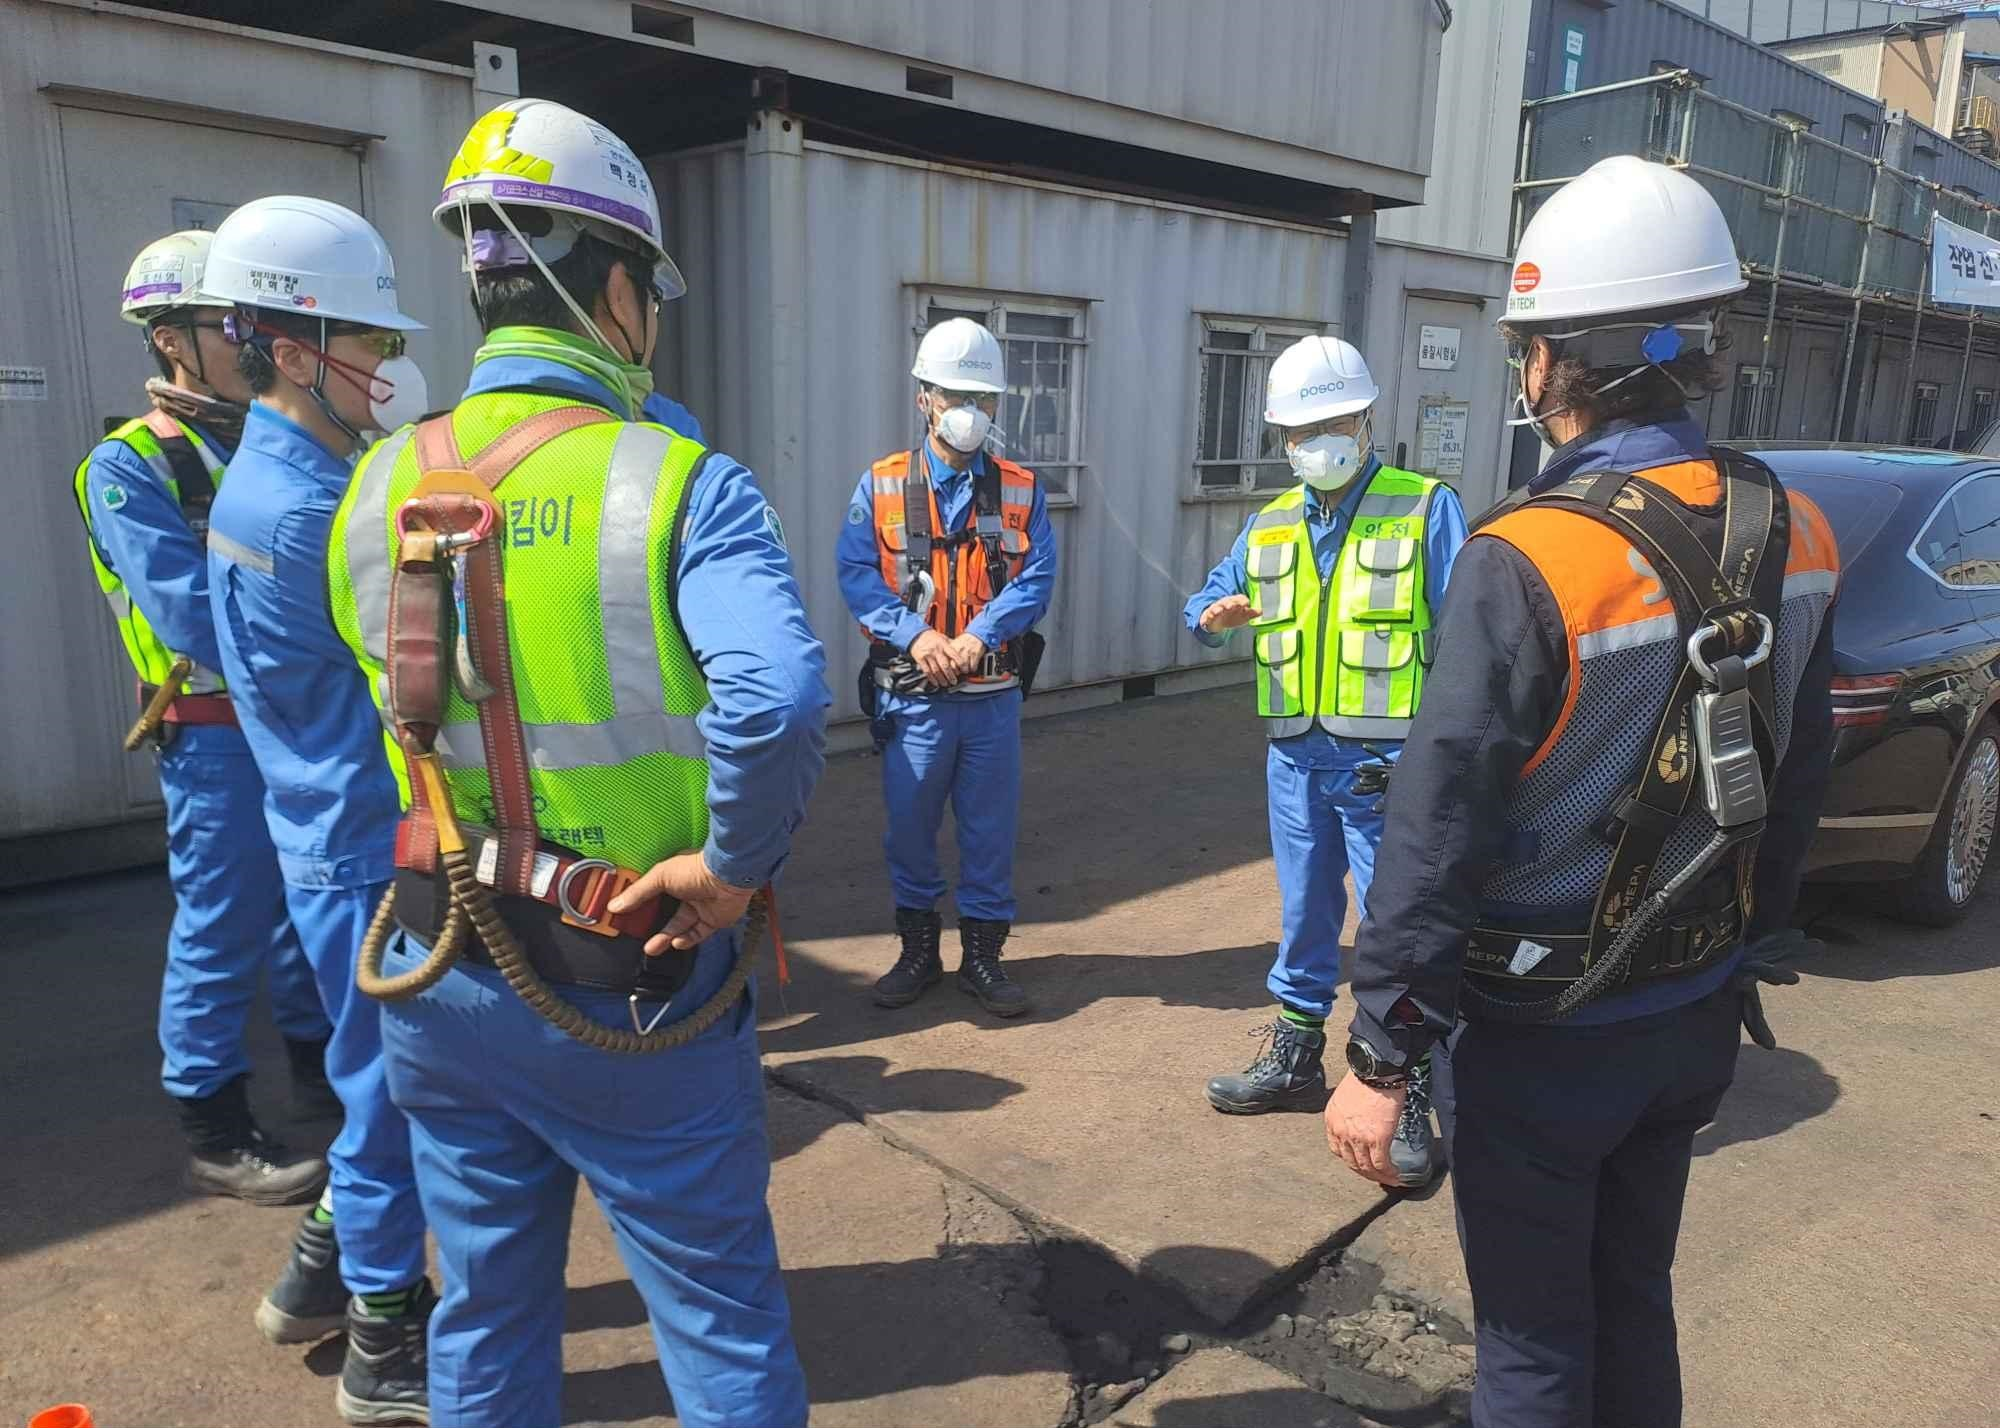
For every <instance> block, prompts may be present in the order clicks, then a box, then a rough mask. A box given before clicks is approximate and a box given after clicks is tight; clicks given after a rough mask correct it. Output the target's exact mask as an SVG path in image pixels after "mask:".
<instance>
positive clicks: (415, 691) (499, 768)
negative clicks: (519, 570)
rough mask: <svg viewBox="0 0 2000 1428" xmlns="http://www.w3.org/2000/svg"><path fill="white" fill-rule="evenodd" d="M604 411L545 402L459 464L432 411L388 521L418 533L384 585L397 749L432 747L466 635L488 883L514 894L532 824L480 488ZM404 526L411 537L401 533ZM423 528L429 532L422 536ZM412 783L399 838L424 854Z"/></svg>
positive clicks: (429, 828) (501, 582)
mask: <svg viewBox="0 0 2000 1428" xmlns="http://www.w3.org/2000/svg"><path fill="white" fill-rule="evenodd" d="M611 419H612V418H611V416H610V414H609V413H607V412H604V411H602V410H599V409H598V408H596V407H588V406H581V405H574V406H562V407H554V408H551V409H550V410H548V411H545V412H541V413H539V414H537V415H536V416H533V417H530V418H529V419H528V420H526V421H524V422H522V423H520V424H519V425H518V426H515V427H513V428H512V429H510V430H509V431H508V432H507V433H506V434H505V435H504V436H502V437H500V438H499V439H498V440H497V441H495V442H493V443H492V444H491V445H489V446H487V447H486V448H485V449H484V450H482V451H481V452H479V454H478V455H476V456H475V457H473V458H472V460H471V461H470V462H467V461H466V460H465V459H464V458H463V456H462V455H461V454H460V451H459V447H458V438H457V435H456V433H454V431H453V430H452V423H451V417H450V415H449V414H448V413H447V414H445V415H443V416H437V417H432V418H431V419H430V420H428V421H425V422H423V423H421V424H419V426H418V427H417V431H416V450H417V471H418V486H417V494H416V495H414V496H413V497H412V498H411V499H410V500H409V501H408V502H405V504H404V508H403V511H402V512H401V513H399V516H398V521H399V525H400V523H401V522H402V520H403V519H404V518H405V517H406V516H409V517H414V521H415V522H418V523H421V531H420V532H411V533H406V534H405V536H404V539H403V548H402V550H401V551H400V552H399V557H398V561H397V566H396V570H395V572H394V576H393V580H392V588H391V591H390V610H389V654H390V659H389V670H388V674H389V685H390V706H391V710H392V713H393V715H394V717H395V719H396V722H397V726H398V734H399V737H402V738H403V739H404V740H405V748H406V750H407V749H409V748H410V741H411V740H412V739H414V741H415V743H416V745H417V749H416V750H414V751H416V752H422V753H429V752H430V751H431V749H432V747H433V746H434V744H435V742H436V738H437V728H438V725H439V724H441V723H442V722H443V719H444V711H445V705H446V701H447V700H448V699H449V697H450V691H449V688H448V686H447V684H446V680H447V679H448V678H449V675H448V674H447V671H448V670H449V669H450V668H451V664H452V658H451V655H452V646H453V642H454V640H455V639H465V640H469V641H470V642H471V646H472V656H473V668H474V670H476V671H477V674H478V676H479V678H480V679H481V680H482V681H484V683H485V685H486V686H487V687H488V690H487V691H482V692H483V693H484V694H485V697H483V698H480V699H479V700H478V701H477V708H478V711H479V734H480V739H481V742H482V743H483V744H484V745H485V752H486V770H487V776H488V779H489V780H490V784H491V788H492V792H493V805H494V813H495V816H496V822H497V823H498V824H499V827H498V828H497V829H496V838H495V841H496V843H497V844H498V851H497V855H496V856H495V858H494V859H493V863H492V868H493V873H494V878H493V886H495V887H496V888H498V890H499V891H501V892H502V893H508V894H512V895H515V896H526V895H531V891H532V886H533V882H534V872H535V854H536V851H537V846H538V844H539V842H540V837H541V835H540V833H539V831H538V830H537V828H536V826H535V812H534V790H533V787H532V786H531V784H530V781H529V769H528V744H527V735H526V733H525V732H524V731H523V729H522V727H521V706H520V701H519V699H518V698H517V694H516V690H515V685H514V665H513V654H512V650H511V647H510V641H509V637H508V633H507V618H506V599H505V595H506V585H505V578H504V573H503V571H502V568H501V557H500V542H499V541H497V540H493V539H491V538H490V536H489V534H488V533H490V531H491V529H492V524H493V509H494V503H493V502H492V501H491V500H490V499H484V496H485V494H486V493H491V492H494V491H497V490H498V489H499V487H500V485H501V483H502V482H504V481H505V480H506V479H507V477H508V476H509V475H510V474H511V473H512V472H513V471H514V470H515V469H516V468H517V467H518V466H519V465H520V464H521V463H522V462H523V461H525V460H527V459H528V457H530V456H531V455H533V454H534V453H535V452H536V451H538V450H540V449H541V448H542V447H543V446H544V445H546V444H547V443H548V442H551V441H553V440H555V439H556V438H557V437H559V436H562V435H564V434H565V433H567V432H571V431H575V430H577V429H578V428H580V427H585V426H593V425H595V424H597V423H599V422H606V421H610V420H611ZM461 472H462V473H465V474H467V475H469V476H470V477H471V478H472V481H473V482H476V483H477V484H476V486H473V485H472V484H471V483H463V484H460V483H455V482H453V481H452V480H451V476H452V474H453V473H461ZM440 478H442V479H440ZM427 488H428V489H427ZM468 488H469V489H468ZM412 534H416V535H418V537H419V538H418V539H416V540H412V539H411V535H412ZM425 534H427V535H428V536H429V539H428V540H425V539H423V538H422V537H423V535H425ZM439 536H444V537H457V536H465V537H468V538H469V540H468V541H467V543H465V544H463V545H462V547H460V552H459V553H458V554H456V555H451V556H443V555H442V552H441V551H440V549H439V542H438V540H437V538H438V537H439ZM441 557H442V558H441ZM447 561H456V562H457V563H458V572H457V574H456V576H455V579H456V581H457V583H458V584H459V585H460V586H461V587H462V599H463V607H464V617H465V624H466V626H467V628H466V629H463V630H458V629H456V628H455V626H456V619H455V613H456V612H455V611H454V609H453V606H452V604H451V602H449V601H448V600H447V598H446V583H447V582H446V579H445V575H444V570H445V565H446V563H447ZM488 691H490V692H488ZM411 789H412V793H411V819H412V824H413V826H412V829H411V835H412V836H411V839H410V842H411V843H412V845H413V851H414V853H415V854H416V856H418V857H420V858H423V859H425V860H429V859H430V858H434V857H435V850H436V846H437V841H436V840H437V830H436V814H435V812H434V811H433V810H432V809H430V808H429V806H428V798H427V795H426V793H425V792H424V785H423V781H422V780H420V779H418V780H412V783H411Z"/></svg>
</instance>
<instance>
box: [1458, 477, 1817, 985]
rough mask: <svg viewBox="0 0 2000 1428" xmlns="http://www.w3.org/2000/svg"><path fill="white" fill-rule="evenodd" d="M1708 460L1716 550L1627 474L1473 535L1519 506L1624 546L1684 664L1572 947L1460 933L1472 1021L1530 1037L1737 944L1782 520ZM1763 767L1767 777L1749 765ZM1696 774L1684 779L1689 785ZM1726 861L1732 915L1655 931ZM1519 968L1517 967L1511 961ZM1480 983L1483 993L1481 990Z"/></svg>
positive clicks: (1762, 803)
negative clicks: (1693, 823)
mask: <svg viewBox="0 0 2000 1428" xmlns="http://www.w3.org/2000/svg"><path fill="white" fill-rule="evenodd" d="M1709 456H1710V457H1711V459H1712V460H1713V461H1714V462H1715V465H1716V468H1717V471H1718V473H1719V474H1720V476H1721V478H1722V489H1723V515H1722V522H1723V527H1722V536H1721V540H1720V542H1719V550H1717V551H1716V552H1713V553H1711V551H1710V549H1709V547H1708V545H1707V544H1706V543H1705V542H1704V541H1703V540H1702V539H1701V537H1700V536H1699V535H1697V534H1696V532H1695V530H1694V529H1693V528H1692V527H1691V526H1690V525H1689V524H1688V522H1687V520H1686V519H1685V517H1684V515H1683V512H1684V511H1685V510H1686V509H1687V508H1686V507H1685V506H1684V505H1683V503H1682V502H1681V501H1680V500H1679V499H1678V498H1677V497H1675V496H1674V495H1673V494H1672V493H1670V492H1669V491H1667V490H1665V489H1664V488H1663V487H1661V486H1659V485H1657V484H1655V483H1654V482H1652V481H1649V480H1647V479H1646V478H1645V477H1644V476H1643V475H1638V474H1631V473H1625V472H1616V471H1605V472H1587V473H1584V474H1581V475H1578V476H1574V477H1571V478H1570V479H1569V480H1567V481H1565V482H1563V483H1562V484H1561V485H1559V486H1556V487H1554V488H1552V489H1550V490H1547V491H1544V492H1540V493H1531V492H1530V491H1528V490H1526V489H1524V490H1523V491H1521V492H1518V493H1516V494H1515V495H1513V496H1511V497H1509V498H1508V499H1507V500H1505V501H1503V502H1502V503H1501V504H1500V505H1499V506H1496V507H1495V508H1494V509H1493V510H1492V511H1490V512H1488V513H1487V515H1486V516H1484V517H1482V518H1481V520H1480V521H1479V523H1478V528H1484V527H1485V526H1487V525H1490V524H1492V522H1493V521H1495V520H1497V519H1498V518H1499V517H1500V516H1502V515H1505V514H1507V513H1508V512H1510V511H1514V510H1518V509H1520V508H1522V507H1523V506H1526V505H1530V504H1533V505H1539V506H1544V507H1549V508H1553V509H1556V510H1565V511H1571V512H1574V513H1576V514H1578V515H1582V516H1585V517H1587V518H1589V519H1591V520H1594V521H1597V522H1599V523H1600V524H1603V525H1606V526H1609V527H1610V528H1611V529H1612V530H1613V531H1615V532H1617V533H1618V534H1619V535H1620V536H1622V537H1624V538H1625V539H1626V540H1627V541H1629V542H1630V543H1631V544H1632V546H1633V547H1634V549H1636V550H1637V551H1638V553H1639V554H1640V556H1641V557H1643V558H1644V559H1645V560H1646V561H1647V563H1648V564H1649V565H1650V566H1651V568H1652V571H1653V573H1654V574H1655V575H1657V577H1658V578H1659V581H1660V584H1661V586H1662V587H1663V588H1664V589H1665V591H1666V593H1667V595H1668V597H1669V599H1670V600H1671V601H1672V604H1673V612H1674V616H1675V623H1676V628H1677V632H1678V641H1679V644H1680V646H1681V648H1682V649H1683V651H1684V655H1683V658H1682V659H1681V661H1680V664H1679V669H1678V672H1677V673H1676V675H1675V678H1674V683H1673V686H1672V689H1671V692H1670V693H1669V695H1668V697H1667V700H1666V704H1665V706H1664V709H1663V710H1662V713H1661V716H1660V719H1659V723H1658V724H1657V725H1656V726H1655V728H1654V730H1653V733H1652V736H1651V738H1650V739H1649V740H1648V741H1647V743H1646V745H1645V749H1646V753H1645V758H1644V760H1643V762H1642V763H1641V765H1640V769H1639V778H1638V782H1637V784H1636V785H1635V786H1633V787H1632V788H1631V789H1630V790H1629V791H1628V792H1627V793H1626V794H1625V795H1624V797H1623V798H1621V799H1620V800H1619V801H1618V804H1617V806H1616V807H1615V808H1614V809H1612V810H1611V811H1610V814H1609V816H1608V817H1607V818H1606V819H1605V820H1604V831H1605V834H1606V836H1607V838H1609V839H1610V840H1611V841H1612V843H1613V852H1612V857H1611V863H1610V866H1609V868H1608V869H1607V871H1606V873H1605V876H1604V879H1603V882H1602V883H1601V884H1600V885H1599V887H1598V890H1597V896H1596V899H1595V903H1594V906H1593V907H1592V909H1591V916H1590V926H1589V929H1588V931H1587V932H1586V933H1585V934H1583V935H1581V936H1574V935H1572V936H1554V937H1552V936H1547V935H1543V934H1537V933H1534V932H1517V931H1511V930H1507V929H1500V928H1489V927H1480V928H1476V929H1475V930H1474V932H1473V934H1472V939H1471V945H1470V947H1469V948H1468V951H1467V962H1466V971H1467V973H1469V974H1471V979H1470V980H1468V981H1467V982H1466V984H1465V993H1466V997H1467V1000H1468V1003H1469V1004H1470V1006H1471V1008H1472V1009H1473V1010H1474V1011H1475V1012H1476V1013H1477V1014H1479V1015H1482V1016H1489V1017H1492V1018H1494V1019H1497V1020H1504V1021H1523V1022H1539V1021H1550V1020H1554V1019H1556V1018H1558V1017H1562V1016H1566V1015H1568V1014H1569V1013H1570V1012H1572V1011H1574V1010H1576V1009H1577V1008H1578V1007H1581V1006H1583V1005H1584V1004H1585V1003H1587V1002H1589V1001H1591V1000H1593V999H1594V998H1596V997H1597V996H1600V995H1602V994H1603V993H1604V992H1606V991H1609V990H1611V989H1613V988H1614V987H1616V986H1618V985H1619V984H1621V983H1622V982H1624V981H1626V980H1628V979H1646V978H1652V977H1664V976H1674V975H1680V974H1684V973H1687V972H1692V971H1697V970H1699V969H1701V968H1702V967H1705V966H1709V965H1713V964H1714V963H1715V962H1716V961H1717V960H1719V959H1720V958H1721V957H1722V956H1723V955H1725V954H1726V953H1727V952H1728V951H1729V949H1730V948H1731V947H1733V946H1734V945H1735V943H1736V941H1737V940H1738V939H1739V938H1740V937H1741V935H1742V933H1743V930H1744V924H1745V923H1746V922H1747V921H1748V918H1749V915H1750V911H1751V873H1752V869H1753V867H1754V865H1755V861H1756V852H1757V843H1758V839H1759V837H1760V835H1761V833H1762V831H1763V826H1764V818H1765V814H1766V803H1767V797H1768V793H1769V784H1770V780H1771V778H1772V777H1773V776H1774V775H1775V772H1776V759H1777V748H1778V745H1777V737H1776V729H1777V725H1776V720H1775V717H1774V714H1775V711H1774V705H1775V687H1774V681H1773V678H1772V670H1771V659H1770V654H1771V644H1772V637H1773V632H1774V629H1775V627H1776V624H1777V618H1778V611H1779V606H1780V604H1781V602H1782V599H1783V594H1784V576H1785V561H1786V555H1787V552H1788V550H1789V548H1790V539H1791V517H1790V506H1789V504H1788V503H1787V501H1786V499H1785V494H1784V491H1783V488H1781V487H1780V486H1779V485H1778V483H1777V481H1776V479H1775V478H1774V477H1773V476H1772V475H1771V473H1770V471H1769V469H1768V468H1766V467H1765V466H1764V465H1763V464H1762V463H1761V462H1758V461H1755V460H1752V459H1750V458H1748V457H1745V456H1742V455H1741V454H1739V453H1736V452H1733V451H1728V450H1725V449H1722V448H1711V449H1710V451H1709ZM1765 755H1768V757H1769V759H1770V763H1769V765H1768V766H1767V765H1766V764H1765V762H1764V756H1765ZM1691 774H1692V775H1697V776H1695V777H1690V775H1691ZM1697 785H1698V786H1699V787H1700V790H1701V795H1702V804H1701V805H1700V806H1701V807H1702V808H1704V809H1705V810H1706V812H1707V813H1708V814H1709V816H1710V817H1711V818H1712V819H1713V820H1714V822H1715V824H1716V834H1715V836H1714V837H1713V838H1712V839H1711V840H1710V841H1709V843H1708V844H1707V845H1706V846H1705V847H1703V848H1702V849H1701V851H1700V852H1699V853H1698V854H1697V855H1696V857H1695V858H1694V860H1693V861H1692V862H1690V863H1689V864H1688V866H1687V867H1685V868H1683V869H1681V870H1680V871H1679V872H1678V873H1676V874H1675V875H1674V876H1673V877H1672V878H1669V879H1667V880H1665V881H1664V882H1662V881H1661V880H1660V879H1659V877H1658V873H1659V860H1660V856H1661V854H1662V852H1663V851H1664V850H1665V848H1666V845H1667V842H1668V840H1669V839H1670V838H1671V837H1672V836H1673V834H1674V833H1675V831H1676V830H1677V829H1679V828H1680V827H1681V826H1682V824H1683V821H1684V820H1685V819H1686V818H1687V817H1688V816H1689V815H1690V814H1691V813H1693V812H1694V811H1695V809H1696V807H1697V805H1696V804H1695V790H1696V787H1697ZM1731 852H1733V853H1734V854H1735V856H1736V860H1737V862H1736V889H1735V899H1734V907H1733V909H1731V910H1730V912H1731V913H1732V914H1733V915H1732V916H1730V917H1724V918H1721V919H1719V920H1718V917H1717V915H1716V914H1715V913H1714V912H1713V911H1711V912H1709V913H1706V914H1701V915H1698V916H1696V917H1694V918H1692V919H1686V920H1683V921H1682V922H1681V923H1678V924H1676V923H1672V922H1670V921H1669V919H1670V917H1671V915H1672V914H1673V912H1674V910H1675V908H1674V904H1675V901H1676V899H1677V898H1678V897H1679V895H1680V894H1682V893H1684V892H1685V891H1686V890H1687V889H1689V888H1690V887H1692V886H1694V885H1695V884H1696V883H1698V882H1699V880H1700V879H1701V878H1702V877H1703V876H1705V875H1706V874H1707V873H1708V872H1709V871H1710V870H1711V869H1713V868H1714V867H1715V866H1716V865H1717V864H1718V863H1719V862H1720V861H1721V859H1722V857H1723V856H1724V855H1725V854H1728V853H1731ZM1524 956H1526V957H1530V958H1532V959H1533V960H1532V961H1530V962H1529V963H1528V965H1527V966H1523V965H1522V958H1523V957H1524ZM1530 968H1532V970H1534V972H1535V973H1536V975H1535V976H1534V978H1533V979H1532V982H1533V984H1535V985H1538V986H1541V987H1547V986H1548V985H1550V984H1551V983H1564V984H1566V985H1564V986H1563V987H1562V989H1561V990H1560V991H1558V992H1557V993H1555V994H1554V995H1551V996H1543V997H1540V998H1538V999H1533V1000H1523V999H1520V998H1513V997H1506V996H1497V995H1495V994H1494V991H1495V990H1496V989H1497V988H1498V987H1500V986H1505V985H1508V984H1515V985H1519V984H1520V983H1521V982H1522V981H1523V980H1524V976H1523V974H1524V973H1525V972H1526V971H1527V970H1529V969H1530ZM1482 983H1483V984H1484V985H1482Z"/></svg>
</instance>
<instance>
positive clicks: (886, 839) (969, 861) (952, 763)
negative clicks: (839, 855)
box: [882, 689, 1021, 922]
mask: <svg viewBox="0 0 2000 1428" xmlns="http://www.w3.org/2000/svg"><path fill="white" fill-rule="evenodd" d="M882 698H883V700H884V701H885V706H886V712H888V714H889V716H890V718H891V720H892V721H893V723H894V727H895V732H894V733H893V734H892V735H891V736H890V739H889V742H888V744H887V746H886V747H885V748H884V749H883V750H882V798H883V801H884V802H885V803H886V804H887V805H888V811H889V827H888V831H887V832H886V833H884V835H883V837H882V849H883V851H884V852H885V853H886V854H887V855H888V859H889V883H890V886H891V887H892V888H893V889H894V890H895V894H896V906H898V907H909V908H921V909H925V910H928V909H929V908H931V907H933V906H935V905H936V903H937V900H938V899H939V898H940V897H942V896H944V890H945V889H944V871H943V869H941V868H940V867H939V866H938V856H937V839H938V829H939V828H940V826H942V824H943V823H944V806H945V801H946V800H947V799H949V800H950V801H951V817H952V822H953V823H954V824H955V825H956V826H957V828H958V915H959V916H960V917H962V918H963V917H976V918H983V919H985V920H987V921H991V922H1012V921H1013V920H1014V831H1015V829H1016V827H1017V826H1018V825H1019V823H1020V819H1021V691H1020V690H1018V689H1009V690H1006V691H1004V692H1002V693H999V694H987V695H981V696H978V697H976V698H956V699H901V698H896V697H895V696H893V695H889V694H884V695H883V696H882Z"/></svg>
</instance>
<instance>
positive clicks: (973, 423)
mask: <svg viewBox="0 0 2000 1428" xmlns="http://www.w3.org/2000/svg"><path fill="white" fill-rule="evenodd" d="M992 430H993V418H992V417H990V416H988V415H986V413H985V412H983V411H981V410H980V409H979V408H978V407H976V406H974V405H973V404H972V403H970V402H967V403H966V404H965V405H964V406H957V407H949V408H947V409H946V410H945V411H943V412H942V413H940V414H939V416H938V419H937V431H938V435H939V436H941V437H943V438H944V442H945V445H947V446H949V447H951V448H952V450H954V451H963V452H967V453H970V452H974V451H977V450H979V448H980V447H982V446H984V445H985V444H986V435H987V433H988V432H990V431H992Z"/></svg>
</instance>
